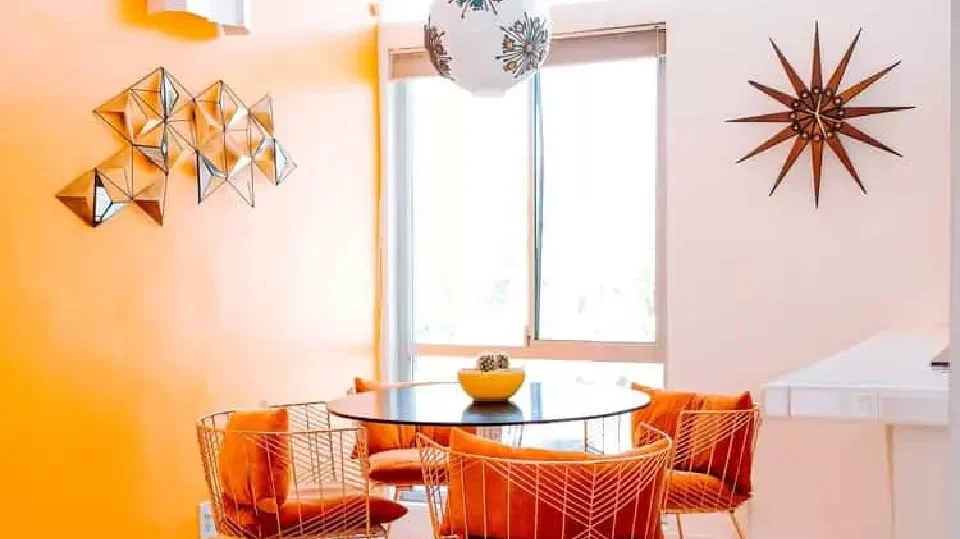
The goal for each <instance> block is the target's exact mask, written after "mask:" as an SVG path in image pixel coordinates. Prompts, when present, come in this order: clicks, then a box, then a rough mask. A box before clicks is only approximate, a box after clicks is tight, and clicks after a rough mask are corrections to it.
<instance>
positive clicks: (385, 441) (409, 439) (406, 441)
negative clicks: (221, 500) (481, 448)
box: [353, 378, 476, 460]
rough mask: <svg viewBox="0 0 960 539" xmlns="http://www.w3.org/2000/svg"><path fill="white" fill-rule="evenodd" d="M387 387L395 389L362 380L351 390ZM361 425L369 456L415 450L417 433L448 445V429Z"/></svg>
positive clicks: (362, 391)
mask: <svg viewBox="0 0 960 539" xmlns="http://www.w3.org/2000/svg"><path fill="white" fill-rule="evenodd" d="M388 387H395V385H393V384H381V383H380V382H375V381H373V380H365V379H363V378H354V379H353V389H354V391H356V392H357V393H366V392H368V391H377V390H379V389H384V388H388ZM362 425H363V427H364V428H365V429H366V431H367V452H368V453H369V454H370V455H373V454H376V453H379V452H381V451H391V450H394V449H415V448H416V447H417V434H418V433H421V434H423V435H424V436H427V437H428V438H430V439H431V440H433V441H435V442H437V443H438V444H440V445H449V444H450V427H426V426H413V425H384V424H381V423H370V422H363V423H362ZM464 430H467V431H470V432H474V431H475V430H476V429H472V428H468V429H464ZM418 460H419V458H418Z"/></svg>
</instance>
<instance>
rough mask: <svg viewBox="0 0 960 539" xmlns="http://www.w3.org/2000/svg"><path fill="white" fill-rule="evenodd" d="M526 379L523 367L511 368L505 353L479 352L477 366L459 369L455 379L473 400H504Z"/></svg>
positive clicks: (514, 392) (518, 388)
mask: <svg viewBox="0 0 960 539" xmlns="http://www.w3.org/2000/svg"><path fill="white" fill-rule="evenodd" d="M525 379H526V372H525V371H524V370H523V369H511V368H510V358H509V357H508V356H507V355H506V354H481V355H480V356H478V357H477V368H475V369H460V371H459V372H458V373H457V381H458V382H460V387H462V388H463V391H464V392H465V393H466V394H467V395H470V396H471V397H472V398H473V400H474V401H475V402H506V401H508V400H510V397H512V396H514V395H516V393H517V391H519V390H520V386H522V385H523V381H524V380H525Z"/></svg>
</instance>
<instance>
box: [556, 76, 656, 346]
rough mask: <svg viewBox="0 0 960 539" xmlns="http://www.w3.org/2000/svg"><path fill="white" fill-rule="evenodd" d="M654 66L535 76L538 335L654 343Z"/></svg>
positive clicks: (571, 338)
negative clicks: (539, 118)
mask: <svg viewBox="0 0 960 539" xmlns="http://www.w3.org/2000/svg"><path fill="white" fill-rule="evenodd" d="M657 74H658V68H657V60H656V59H655V58H636V59H629V60H621V61H611V62H597V63H590V64H578V65H568V66H557V67H548V68H545V69H543V70H541V74H540V77H541V89H542V92H541V95H542V98H541V99H542V107H543V154H544V155H543V167H544V168H543V172H544V177H543V209H542V212H543V221H542V227H543V228H542V251H541V258H540V260H541V268H540V269H541V278H540V279H541V280H540V290H539V294H540V303H539V304H540V309H539V335H538V337H539V338H540V339H544V340H573V341H608V342H653V341H654V340H655V335H656V319H655V316H654V275H655V255H656V253H655V239H656V235H655V234H656V230H655V225H656V215H655V212H656V161H657V76H658V75H657Z"/></svg>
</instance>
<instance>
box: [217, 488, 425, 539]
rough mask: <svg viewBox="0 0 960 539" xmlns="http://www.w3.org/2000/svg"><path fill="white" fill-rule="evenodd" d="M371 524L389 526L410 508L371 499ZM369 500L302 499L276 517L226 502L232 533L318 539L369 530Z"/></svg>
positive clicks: (359, 497)
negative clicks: (367, 519)
mask: <svg viewBox="0 0 960 539" xmlns="http://www.w3.org/2000/svg"><path fill="white" fill-rule="evenodd" d="M369 500H370V524H371V525H373V526H376V525H384V524H389V523H391V522H393V521H395V520H397V519H399V518H401V517H403V516H404V515H406V514H407V509H406V507H404V506H402V505H400V504H398V503H396V502H393V501H390V500H386V499H384V498H380V497H375V496H371V497H370V498H369ZM366 502H367V497H366V496H364V495H362V494H348V495H346V496H340V497H336V498H316V499H308V498H307V499H300V500H299V501H290V502H287V503H285V504H284V505H282V506H280V508H279V511H278V512H277V513H276V514H268V513H264V512H260V511H256V510H254V509H253V508H250V507H244V506H237V505H235V504H233V503H231V502H230V501H229V500H226V501H225V502H224V511H225V513H226V515H225V516H226V518H227V520H228V521H229V522H230V523H231V524H232V526H231V527H232V528H237V529H236V530H229V532H230V533H235V532H236V531H240V532H241V533H242V536H243V537H250V538H254V537H256V538H260V537H272V536H275V535H278V534H283V536H284V537H298V536H299V537H317V536H321V535H331V534H337V533H343V532H350V531H357V532H360V533H361V534H362V532H363V530H364V529H365V527H366Z"/></svg>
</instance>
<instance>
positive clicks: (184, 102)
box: [94, 67, 194, 172]
mask: <svg viewBox="0 0 960 539" xmlns="http://www.w3.org/2000/svg"><path fill="white" fill-rule="evenodd" d="M193 107H194V102H193V96H192V95H190V92H188V91H187V89H186V88H184V86H183V85H182V84H180V82H179V81H177V79H176V78H174V76H173V75H171V74H170V72H169V71H167V70H166V69H164V68H162V67H160V68H157V69H155V70H154V71H152V72H151V73H150V74H148V75H147V76H145V77H143V78H142V79H140V80H139V81H137V82H135V83H134V84H133V85H132V86H130V87H128V88H127V89H125V90H123V91H122V92H120V93H119V94H117V95H116V96H114V97H112V98H110V99H109V100H108V101H107V102H106V103H104V104H102V105H100V106H99V107H97V108H96V109H94V114H96V115H97V116H99V117H100V119H102V120H103V121H104V122H106V123H107V125H109V126H110V127H112V128H113V130H114V131H116V132H117V134H119V135H120V136H121V137H123V139H124V140H125V141H127V142H128V143H129V144H131V145H133V147H134V148H136V149H137V150H138V151H140V152H141V153H142V154H143V155H144V156H146V157H147V158H148V159H150V160H151V161H153V162H154V164H156V165H157V167H159V168H160V169H162V170H163V171H165V172H169V171H170V169H171V168H173V166H174V165H176V164H177V161H178V160H179V159H180V157H181V156H182V155H183V153H184V152H185V151H187V150H188V149H189V148H190V147H191V145H192V143H193V137H194V129H193V116H194V112H193Z"/></svg>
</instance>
